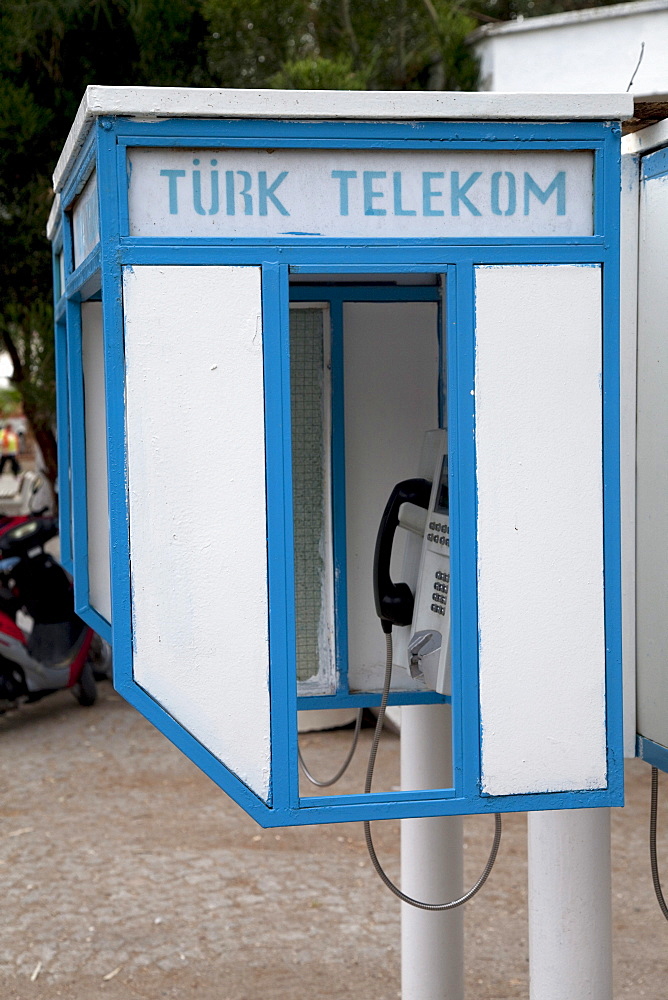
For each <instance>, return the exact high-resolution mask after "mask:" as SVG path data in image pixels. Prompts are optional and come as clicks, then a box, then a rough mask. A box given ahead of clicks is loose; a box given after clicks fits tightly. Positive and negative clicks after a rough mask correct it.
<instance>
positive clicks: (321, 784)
mask: <svg viewBox="0 0 668 1000" xmlns="http://www.w3.org/2000/svg"><path fill="white" fill-rule="evenodd" d="M363 715H364V709H363V708H360V710H359V711H358V713H357V720H356V722H355V732H354V735H353V742H352V744H351V746H350V750H349V751H348V756H347V757H346V759H345V760H344V762H343V764H342V765H341V767H340V768H339V770H338V771H337V772H336V774H335V775H334V777H333V778H327V779H325V780H320V778H316V777H314V775H312V774H311V772H310V771H309V769H308V767H307V766H306V764H305V763H304V758H303V757H302V751H301V748H300V747H299V745H298V746H297V756H298V758H299V766H300V767H301V769H302V771H303V773H304V776H305V777H306V778H308V780H309V781H310V782H311V784H312V785H317V786H318V788H329V786H330V785H335V784H336V782H337V781H338V780H339V778H342V777H343V775H344V774H345V773H346V771H347V770H348V765H349V764H350V762H351V760H352V759H353V756H354V753H355V750H356V749H357V741H358V739H359V735H360V729H361V727H362V716H363Z"/></svg>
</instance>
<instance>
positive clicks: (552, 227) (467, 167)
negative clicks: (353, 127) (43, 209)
mask: <svg viewBox="0 0 668 1000" xmlns="http://www.w3.org/2000/svg"><path fill="white" fill-rule="evenodd" d="M593 162H594V158H593V155H592V153H591V152H588V151H582V152H559V151H555V152H517V151H512V150H505V151H503V152H501V151H493V150H475V151H473V150H471V151H451V150H442V149H429V150H426V151H423V150H407V149H382V150H359V149H346V150H333V149H327V150H313V149H311V150H308V151H303V150H294V149H229V148H220V149H216V148H213V147H211V148H206V149H189V150H180V149H131V150H130V151H129V153H128V176H129V216H130V235H131V236H139V237H145V236H155V237H167V236H180V237H190V236H208V237H213V236H216V237H232V236H235V237H236V236H247V237H261V238H269V237H272V236H293V237H296V238H302V239H303V238H305V237H314V236H332V237H341V238H345V237H375V238H378V239H382V238H387V239H392V238H396V237H401V238H402V239H410V238H418V237H420V238H426V237H431V238H436V239H443V238H448V237H466V238H471V237H475V236H485V237H491V236H498V237H531V236H590V235H591V234H592V233H593V219H594V214H593Z"/></svg>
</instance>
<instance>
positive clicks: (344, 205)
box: [332, 170, 357, 215]
mask: <svg viewBox="0 0 668 1000" xmlns="http://www.w3.org/2000/svg"><path fill="white" fill-rule="evenodd" d="M332 177H333V178H334V179H335V180H338V182H339V215H347V214H348V181H350V180H353V179H354V178H355V177H357V171H356V170H332Z"/></svg>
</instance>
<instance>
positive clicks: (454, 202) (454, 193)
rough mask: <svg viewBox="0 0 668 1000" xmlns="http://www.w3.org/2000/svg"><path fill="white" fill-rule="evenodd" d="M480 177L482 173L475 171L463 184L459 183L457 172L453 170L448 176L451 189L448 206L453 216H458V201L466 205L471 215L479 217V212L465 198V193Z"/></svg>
mask: <svg viewBox="0 0 668 1000" xmlns="http://www.w3.org/2000/svg"><path fill="white" fill-rule="evenodd" d="M481 177H482V171H481V170H476V171H474V173H472V174H471V176H470V177H469V178H468V180H466V181H465V182H464V184H461V185H460V183H459V171H458V170H453V171H452V174H451V175H450V181H451V188H450V206H451V209H452V214H453V215H459V203H460V201H461V202H462V203H463V204H464V205H466V207H467V208H468V210H469V212H470V213H471V215H480V214H481V212H480V210H479V209H477V208H476V207H475V205H474V204H473V202H472V201H471V200H470V199H469V198H467V197H466V192H467V191H469V190H470V189H471V188H472V187H473V185H474V184H475V182H476V181H477V180H480V178H481Z"/></svg>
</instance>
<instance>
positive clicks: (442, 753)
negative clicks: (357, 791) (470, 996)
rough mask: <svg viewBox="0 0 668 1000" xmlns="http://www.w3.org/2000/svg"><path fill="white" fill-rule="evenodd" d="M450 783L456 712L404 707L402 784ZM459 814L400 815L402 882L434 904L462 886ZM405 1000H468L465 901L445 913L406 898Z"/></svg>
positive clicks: (403, 911) (436, 785) (403, 906)
mask: <svg viewBox="0 0 668 1000" xmlns="http://www.w3.org/2000/svg"><path fill="white" fill-rule="evenodd" d="M451 785H452V736H451V712H450V707H449V706H446V705H414V706H404V707H403V708H402V709H401V787H402V788H405V789H410V788H412V789H416V788H448V787H450V786H451ZM462 829H463V822H462V818H461V817H460V816H446V817H438V818H436V819H404V820H402V821H401V888H402V890H403V891H404V892H405V893H407V895H409V896H413V897H415V898H416V899H421V900H425V901H426V902H429V903H442V902H447V901H448V900H450V899H456V898H458V897H459V896H461V895H462V893H463V853H462V852H463V848H462ZM401 996H402V1000H463V998H464V914H463V907H458V908H457V909H456V910H450V911H445V912H444V913H433V912H429V911H428V910H419V909H416V908H415V907H413V906H409V905H408V904H407V903H402V904H401Z"/></svg>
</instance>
